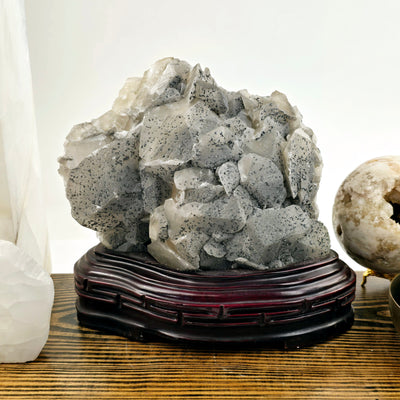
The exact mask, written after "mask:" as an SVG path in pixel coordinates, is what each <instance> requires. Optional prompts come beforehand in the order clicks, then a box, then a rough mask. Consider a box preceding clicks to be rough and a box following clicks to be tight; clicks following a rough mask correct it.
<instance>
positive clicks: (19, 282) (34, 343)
mask: <svg viewBox="0 0 400 400" xmlns="http://www.w3.org/2000/svg"><path fill="white" fill-rule="evenodd" d="M0 282H1V285H0V363H13V362H26V361H32V360H34V359H36V357H37V356H38V355H39V353H40V351H41V350H42V348H43V346H44V345H45V343H46V341H47V338H48V335H49V329H50V315H51V309H52V306H53V299H54V287H53V281H52V279H51V277H50V275H49V274H48V273H47V272H46V271H45V270H44V269H43V268H42V267H41V266H40V265H39V264H37V263H36V261H34V260H33V259H32V258H31V257H29V256H28V255H27V254H25V253H24V252H23V251H22V250H20V249H19V248H18V247H17V246H15V245H14V244H12V243H11V242H8V241H5V240H0Z"/></svg>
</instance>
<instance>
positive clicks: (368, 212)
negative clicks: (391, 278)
mask: <svg viewBox="0 0 400 400" xmlns="http://www.w3.org/2000/svg"><path fill="white" fill-rule="evenodd" d="M333 227H334V230H335V232H336V236H337V238H338V240H339V242H340V243H341V245H342V246H343V248H344V249H345V250H346V252H347V253H348V254H349V255H350V257H352V258H353V259H354V260H355V261H357V262H358V263H359V264H361V265H362V266H364V267H367V268H370V269H372V270H374V271H376V272H380V273H398V272H400V156H386V157H379V158H375V159H372V160H369V161H367V162H365V163H364V164H362V165H360V166H359V167H358V168H357V169H355V170H354V171H353V172H352V173H351V174H350V175H349V176H348V177H347V178H346V179H345V180H344V182H343V183H342V185H341V186H340V188H339V190H338V192H337V195H336V198H335V203H334V206H333Z"/></svg>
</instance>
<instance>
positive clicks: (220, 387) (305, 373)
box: [0, 274, 400, 400]
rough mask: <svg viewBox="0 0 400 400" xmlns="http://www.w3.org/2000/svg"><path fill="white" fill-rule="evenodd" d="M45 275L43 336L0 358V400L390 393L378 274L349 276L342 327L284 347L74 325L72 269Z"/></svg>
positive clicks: (391, 336)
mask: <svg viewBox="0 0 400 400" xmlns="http://www.w3.org/2000/svg"><path fill="white" fill-rule="evenodd" d="M357 278H358V280H359V282H360V278H361V274H358V276H357ZM53 279H54V283H55V288H56V297H55V304H54V309H53V315H52V322H51V331H50V336H49V340H48V342H47V344H46V346H45V348H44V349H43V351H42V353H41V355H40V356H39V358H38V359H37V360H36V361H34V362H31V363H26V364H2V365H0V374H1V375H0V376H1V379H0V399H9V398H10V399H11V398H12V399H17V398H18V399H32V398H37V399H89V398H98V399H142V398H143V399H180V398H181V399H187V398H192V397H193V398H204V399H217V398H218V399H228V398H230V399H290V400H295V399H379V400H382V399H390V400H394V399H400V335H399V334H397V333H396V332H395V330H394V328H393V325H392V323H391V320H390V315H389V309H388V300H387V296H388V285H389V284H388V282H387V281H385V280H383V279H380V278H375V277H371V278H369V280H368V283H367V286H366V288H364V289H362V288H361V287H360V286H359V282H358V285H357V297H356V300H355V301H354V303H353V305H354V308H355V315H356V317H355V318H356V320H355V324H354V326H353V327H352V328H351V329H350V330H349V331H348V332H347V333H345V334H343V335H341V336H339V337H338V338H335V339H333V340H331V341H329V342H326V343H323V344H319V345H316V346H313V347H309V348H306V349H301V350H294V351H282V350H279V351H278V350H271V349H263V348H256V349H254V348H253V349H247V350H245V349H240V348H237V349H232V350H227V349H223V350H221V349H219V350H218V349H215V348H209V349H204V348H202V349H201V348H198V349H190V348H186V347H183V346H179V345H174V344H169V343H140V342H130V341H128V340H127V339H125V338H122V337H117V336H113V335H104V334H101V333H98V332H95V331H91V330H89V329H86V328H82V327H80V326H79V325H78V322H77V319H76V313H75V304H74V302H75V293H74V290H73V277H72V274H71V275H70V274H59V275H53Z"/></svg>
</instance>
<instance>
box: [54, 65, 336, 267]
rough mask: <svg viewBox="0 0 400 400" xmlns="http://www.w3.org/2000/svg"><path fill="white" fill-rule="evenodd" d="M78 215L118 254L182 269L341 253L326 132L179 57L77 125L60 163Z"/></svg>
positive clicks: (276, 99) (276, 96)
mask: <svg viewBox="0 0 400 400" xmlns="http://www.w3.org/2000/svg"><path fill="white" fill-rule="evenodd" d="M59 162H60V173H61V175H62V176H63V177H64V181H65V186H66V193H67V197H68V199H69V201H70V204H71V208H72V215H73V217H74V218H75V219H76V220H77V221H78V222H79V223H80V224H82V225H83V226H86V227H88V228H91V229H94V230H96V231H97V232H98V236H99V239H100V241H101V242H102V244H103V245H104V246H106V247H107V248H109V249H114V250H117V251H121V252H138V251H144V250H147V251H148V252H149V253H150V254H151V255H152V256H153V257H154V258H155V259H156V260H157V261H158V262H160V263H161V264H163V265H165V266H168V267H170V268H173V269H176V270H182V271H186V270H197V269H203V270H210V269H228V268H229V269H230V268H243V267H245V268H255V269H276V268H280V267H283V266H286V265H288V264H291V263H297V262H303V261H306V260H313V259H320V258H323V257H325V256H327V255H328V254H329V252H330V241H329V236H328V232H327V230H326V228H325V226H324V225H323V224H322V223H321V222H319V221H318V220H317V215H318V210H317V207H316V204H315V197H316V194H317V190H318V185H319V181H320V177H321V168H322V161H321V156H320V152H319V150H318V148H317V147H316V140H315V136H314V133H313V132H312V130H311V129H310V128H308V127H306V126H305V125H304V124H303V123H302V116H301V114H300V113H299V111H298V110H297V108H296V107H292V106H291V105H290V104H289V102H288V100H287V98H286V96H285V95H284V94H282V93H279V92H273V93H272V94H271V95H270V96H265V97H264V96H256V95H251V94H249V93H248V92H247V91H246V90H241V91H237V92H230V91H227V90H225V89H223V88H221V87H219V86H218V85H217V84H216V82H215V80H214V79H213V78H212V77H211V75H210V71H209V70H208V69H207V68H206V69H205V70H202V69H201V67H200V66H199V65H196V66H195V67H191V66H190V65H189V64H188V63H186V62H184V61H180V60H178V59H175V58H166V59H163V60H160V61H158V62H157V63H155V64H154V65H153V66H152V67H151V68H150V69H149V70H148V71H146V72H145V73H144V75H143V77H142V78H130V79H128V80H127V82H126V83H125V85H124V87H123V88H122V89H121V91H120V94H119V97H118V98H117V99H116V100H115V102H114V105H113V107H112V110H111V111H108V112H106V113H105V114H104V115H102V116H101V117H99V118H98V119H95V120H92V121H91V122H86V123H83V124H79V125H76V126H74V127H73V129H72V130H71V132H70V133H69V135H68V137H67V140H66V143H65V155H64V156H63V157H61V158H60V159H59Z"/></svg>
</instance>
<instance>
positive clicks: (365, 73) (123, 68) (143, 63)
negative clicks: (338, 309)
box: [26, 0, 400, 271]
mask: <svg viewBox="0 0 400 400" xmlns="http://www.w3.org/2000/svg"><path fill="white" fill-rule="evenodd" d="M26 10H27V27H28V37H29V45H30V50H31V60H32V72H33V84H34V95H35V103H36V111H37V121H38V133H39V144H40V151H41V159H42V163H43V178H44V182H45V196H46V200H47V211H48V219H49V230H50V238H51V243H52V248H53V249H54V253H56V254H54V255H55V256H57V257H58V261H57V262H56V264H57V266H59V265H60V266H61V265H63V266H65V268H66V269H67V270H69V271H71V270H72V264H73V260H74V259H76V258H77V257H79V255H80V254H81V253H82V252H83V251H85V249H86V248H87V247H88V246H89V245H91V244H92V243H93V244H94V243H95V242H96V239H95V237H94V235H93V234H92V233H90V232H89V231H87V230H85V229H84V228H82V227H80V226H79V225H78V224H77V223H76V222H75V221H74V220H73V219H72V218H71V216H70V211H69V205H68V202H67V201H66V200H65V196H64V188H63V183H62V180H61V178H60V177H59V176H58V174H57V162H56V158H57V156H59V155H61V154H62V151H63V150H62V145H63V141H64V138H65V136H66V135H67V133H68V131H69V130H70V128H71V127H72V125H73V124H76V123H79V122H83V121H85V120H90V119H91V118H94V117H97V116H99V115H101V114H102V113H103V112H105V111H106V110H108V109H109V108H110V106H111V104H112V102H113V100H114V98H115V97H116V95H117V93H118V91H119V89H120V87H121V86H122V84H123V82H124V81H125V79H126V78H127V77H129V76H140V75H141V74H142V73H143V71H144V70H145V69H146V68H148V66H149V65H150V64H152V63H153V62H154V61H155V60H157V59H159V58H162V57H166V56H175V57H179V58H183V59H186V60H187V61H189V62H190V63H192V64H194V63H197V62H200V63H201V65H202V66H203V67H205V66H208V67H209V68H210V70H211V72H212V75H213V77H214V78H215V79H216V81H217V82H218V84H220V85H221V86H223V87H226V88H227V89H231V90H235V89H242V88H247V89H248V90H249V91H250V92H251V93H256V94H260V95H267V94H269V93H271V92H272V91H273V90H275V89H277V90H280V91H282V92H284V93H286V94H287V96H288V98H289V100H290V101H291V102H292V103H293V104H296V105H297V106H298V108H299V109H300V111H301V113H302V114H303V115H304V122H305V123H306V125H308V126H310V127H311V128H313V130H314V131H315V133H316V135H317V138H318V144H319V147H320V149H321V152H322V156H323V159H324V164H325V167H324V170H323V176H322V184H321V189H320V192H319V196H318V203H319V206H320V211H321V214H320V218H321V220H322V221H323V222H324V223H325V224H326V225H327V226H328V227H329V228H331V208H332V205H333V199H334V196H335V193H336V190H337V188H338V187H339V185H340V183H341V182H342V180H343V179H344V178H345V176H346V175H347V174H348V173H349V172H350V171H351V170H352V169H354V168H355V167H356V166H357V165H359V164H361V163H362V162H363V161H365V160H367V159H369V158H372V157H375V156H379V155H383V154H388V153H399V150H398V149H400V135H399V129H398V109H399V100H398V99H399V95H398V94H399V93H400V79H399V71H400V52H399V51H397V49H399V48H400V30H399V23H398V16H399V15H400V2H399V1H398V0H385V1H383V2H378V1H375V0H352V1H348V0H335V1H321V0H303V1H298V0H283V1H276V0H248V1H243V0H203V1H201V2H198V1H193V0H168V1H165V0H146V1H134V0H26ZM331 237H332V247H333V248H334V249H336V250H337V251H340V247H339V245H338V243H337V242H336V241H335V238H334V233H333V230H332V229H331ZM71 248H73V249H74V250H73V251H71ZM63 249H67V250H65V251H63ZM74 252H75V253H74ZM66 253H68V254H66ZM341 255H343V257H344V258H346V257H345V255H344V254H343V252H341ZM68 257H70V258H69V259H67V258H68ZM348 262H349V264H351V266H353V267H357V265H356V264H355V263H354V262H353V261H351V260H349V261H348ZM57 266H56V267H55V268H57ZM63 268H64V267H63Z"/></svg>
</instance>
